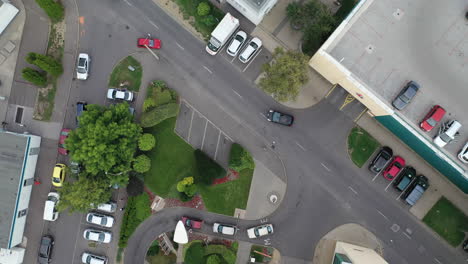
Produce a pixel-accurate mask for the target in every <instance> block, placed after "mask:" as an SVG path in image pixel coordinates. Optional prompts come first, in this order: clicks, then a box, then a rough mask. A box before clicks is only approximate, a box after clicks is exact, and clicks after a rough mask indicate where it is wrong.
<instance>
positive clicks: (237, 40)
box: [226, 30, 247, 57]
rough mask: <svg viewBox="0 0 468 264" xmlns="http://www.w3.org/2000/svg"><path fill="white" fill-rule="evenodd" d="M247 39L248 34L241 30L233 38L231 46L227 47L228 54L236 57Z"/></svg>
mask: <svg viewBox="0 0 468 264" xmlns="http://www.w3.org/2000/svg"><path fill="white" fill-rule="evenodd" d="M246 40H247V34H246V33H245V32H244V31H242V30H239V31H238V32H237V33H236V35H235V36H234V38H233V39H232V41H231V44H229V47H228V48H227V49H226V52H227V54H229V55H231V56H233V57H235V56H236V55H237V53H238V52H239V50H240V49H241V48H242V46H243V45H244V43H245V41H246Z"/></svg>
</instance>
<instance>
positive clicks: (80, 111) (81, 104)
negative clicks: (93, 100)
mask: <svg viewBox="0 0 468 264" xmlns="http://www.w3.org/2000/svg"><path fill="white" fill-rule="evenodd" d="M87 105H88V104H87V103H86V102H78V103H76V125H77V126H79V125H80V121H79V120H78V118H79V117H80V116H81V115H82V114H83V112H84V111H86V106H87Z"/></svg>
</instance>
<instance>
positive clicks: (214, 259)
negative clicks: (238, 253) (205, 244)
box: [206, 254, 221, 264]
mask: <svg viewBox="0 0 468 264" xmlns="http://www.w3.org/2000/svg"><path fill="white" fill-rule="evenodd" d="M220 263H221V258H219V256H218V255H216V254H213V255H209V256H208V258H207V259H206V264H220Z"/></svg>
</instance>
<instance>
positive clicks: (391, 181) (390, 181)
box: [385, 178, 395, 192]
mask: <svg viewBox="0 0 468 264" xmlns="http://www.w3.org/2000/svg"><path fill="white" fill-rule="evenodd" d="M394 180H395V178H393V180H391V181H390V183H389V184H388V185H387V187H386V188H385V191H386V192H388V191H387V190H388V187H390V185H392V183H393V181H394Z"/></svg>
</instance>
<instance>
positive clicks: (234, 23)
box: [206, 13, 239, 55]
mask: <svg viewBox="0 0 468 264" xmlns="http://www.w3.org/2000/svg"><path fill="white" fill-rule="evenodd" d="M238 27H239V19H237V18H235V17H233V16H232V15H231V14H230V13H227V14H226V15H225V16H224V18H223V19H222V20H221V22H219V24H218V25H217V26H216V28H215V29H214V30H213V32H211V37H210V41H208V44H207V45H206V52H208V54H210V55H216V54H217V53H218V51H219V50H221V48H222V47H223V46H224V44H226V43H227V42H228V40H229V38H230V37H231V36H232V34H233V33H234V32H235V31H236V30H237V28H238Z"/></svg>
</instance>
